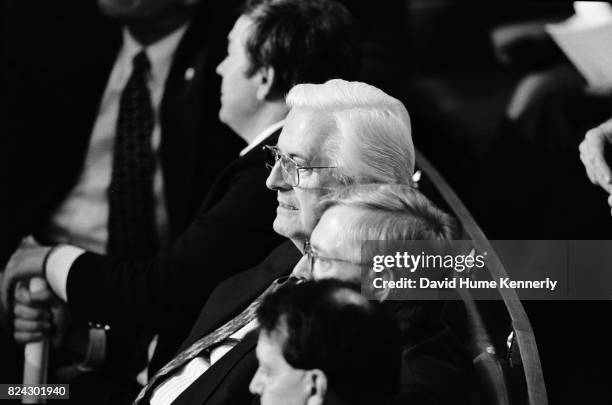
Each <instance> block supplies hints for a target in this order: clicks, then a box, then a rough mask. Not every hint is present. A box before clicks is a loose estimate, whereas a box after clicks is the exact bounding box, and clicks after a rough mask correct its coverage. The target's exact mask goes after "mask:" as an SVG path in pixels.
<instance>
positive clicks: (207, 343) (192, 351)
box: [134, 276, 301, 405]
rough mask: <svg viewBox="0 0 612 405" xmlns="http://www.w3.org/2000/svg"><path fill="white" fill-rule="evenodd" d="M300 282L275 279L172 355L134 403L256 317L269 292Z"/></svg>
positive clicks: (283, 278) (286, 278)
mask: <svg viewBox="0 0 612 405" xmlns="http://www.w3.org/2000/svg"><path fill="white" fill-rule="evenodd" d="M292 281H293V282H296V283H298V282H300V281H301V280H300V279H298V278H296V277H291V276H288V277H281V278H278V279H276V280H275V281H274V282H273V283H272V284H270V286H269V287H268V288H267V289H266V290H265V291H264V292H263V293H261V295H259V297H257V298H256V299H255V300H254V301H253V302H251V304H250V305H249V306H248V307H247V308H246V309H245V310H244V311H242V312H241V313H240V314H238V315H237V316H235V317H234V318H232V319H230V320H229V321H228V322H226V323H225V324H223V325H222V326H220V327H219V328H217V329H215V330H214V331H212V332H211V333H209V334H208V335H206V336H204V337H202V338H201V339H199V340H197V341H196V342H195V343H193V344H192V345H191V346H189V347H188V348H187V349H185V350H183V351H182V352H180V353H179V354H178V355H177V356H176V357H174V358H173V359H172V360H170V362H168V364H166V365H165V366H164V367H162V368H161V369H160V370H159V371H158V372H157V373H156V374H155V375H154V376H153V377H152V378H151V379H150V380H149V382H148V384H147V385H146V387H144V388H143V389H142V390H141V391H140V393H139V394H138V396H137V397H136V399H135V400H134V405H137V404H138V403H140V401H141V400H142V399H143V398H144V397H145V396H147V395H149V394H151V393H152V392H153V390H154V389H155V387H156V386H157V385H158V384H159V383H160V382H161V381H160V380H161V379H162V377H164V376H167V375H169V374H170V373H172V372H174V371H176V370H178V369H179V368H181V367H183V366H184V365H186V364H187V362H189V361H191V360H193V359H194V358H195V357H197V356H199V355H201V353H202V352H204V351H206V350H209V349H210V348H212V347H214V346H216V345H218V344H219V343H221V342H223V341H225V340H227V338H229V337H230V336H231V335H233V334H234V333H236V332H237V331H239V330H240V329H241V328H242V327H244V326H245V325H247V324H248V323H249V322H251V321H253V320H254V319H255V317H256V311H257V308H259V305H260V304H261V302H262V301H263V299H264V298H265V297H266V296H267V295H268V294H270V293H272V292H274V291H276V290H277V289H278V288H279V287H281V286H282V285H283V284H285V283H286V282H292Z"/></svg>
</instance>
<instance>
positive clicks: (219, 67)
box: [215, 58, 227, 76]
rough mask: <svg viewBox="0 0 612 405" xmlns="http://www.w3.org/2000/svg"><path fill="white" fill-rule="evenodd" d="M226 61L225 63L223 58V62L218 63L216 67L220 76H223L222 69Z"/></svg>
mask: <svg viewBox="0 0 612 405" xmlns="http://www.w3.org/2000/svg"><path fill="white" fill-rule="evenodd" d="M226 59H227V58H226ZM224 63H225V59H223V60H222V61H221V63H219V64H218V65H217V67H216V69H215V72H216V73H217V74H218V75H219V76H223V71H222V69H223V64H224Z"/></svg>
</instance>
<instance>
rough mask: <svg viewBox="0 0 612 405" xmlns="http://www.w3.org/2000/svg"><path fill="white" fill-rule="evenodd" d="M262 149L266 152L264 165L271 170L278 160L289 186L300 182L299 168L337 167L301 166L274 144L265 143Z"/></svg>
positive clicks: (324, 167) (328, 167) (320, 167)
mask: <svg viewBox="0 0 612 405" xmlns="http://www.w3.org/2000/svg"><path fill="white" fill-rule="evenodd" d="M263 150H264V151H266V152H267V153H268V157H267V159H266V167H267V168H268V169H269V170H272V169H273V168H274V166H276V164H277V163H278V162H279V161H280V166H281V174H282V176H283V180H284V181H285V182H286V183H287V184H289V185H290V186H291V187H297V186H298V185H299V184H300V170H312V169H337V168H338V166H301V165H299V164H298V163H297V162H296V161H295V160H293V159H291V158H290V157H289V156H287V155H284V154H282V153H281V151H280V150H279V149H278V148H277V147H276V146H269V145H265V146H264V147H263Z"/></svg>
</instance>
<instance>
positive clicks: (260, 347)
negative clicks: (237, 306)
mask: <svg viewBox="0 0 612 405" xmlns="http://www.w3.org/2000/svg"><path fill="white" fill-rule="evenodd" d="M257 321H258V324H259V339H258V342H257V348H256V355H257V361H258V363H259V365H258V368H257V371H256V372H255V375H254V376H253V379H252V380H251V383H250V390H251V392H252V393H253V394H257V395H258V396H259V397H260V403H261V405H281V404H288V403H291V404H296V405H300V404H303V405H313V404H329V405H336V404H337V405H370V404H374V403H376V404H381V405H388V404H391V403H392V399H393V397H394V394H396V391H397V388H398V381H399V375H400V370H399V369H400V367H399V359H400V336H399V332H398V328H397V325H396V324H395V322H394V320H393V318H392V317H391V316H390V314H389V313H387V312H386V311H385V309H384V308H383V307H382V306H381V305H380V304H378V303H376V302H375V301H368V300H367V299H366V298H365V297H364V296H362V295H360V294H359V292H358V290H357V288H356V286H355V285H354V284H349V283H343V282H341V281H338V280H324V281H309V282H305V283H302V284H298V285H287V286H284V287H282V288H280V289H279V290H277V291H276V292H274V293H272V294H270V295H268V296H267V297H266V298H265V299H264V301H263V302H262V304H261V306H260V307H259V309H258V310H257Z"/></svg>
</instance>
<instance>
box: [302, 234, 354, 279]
mask: <svg viewBox="0 0 612 405" xmlns="http://www.w3.org/2000/svg"><path fill="white" fill-rule="evenodd" d="M304 252H305V253H306V255H307V256H308V264H309V265H310V272H311V273H313V272H314V270H315V267H316V268H317V270H318V271H319V272H322V273H324V272H326V271H328V270H329V269H330V268H331V267H332V264H333V263H334V262H339V263H347V264H352V265H355V266H363V265H364V263H359V262H354V261H352V260H346V259H338V258H334V257H325V256H319V255H318V254H317V253H316V252H315V251H314V250H313V249H312V246H311V245H310V242H309V241H306V243H305V244H304Z"/></svg>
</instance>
